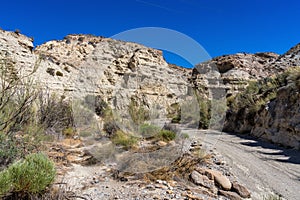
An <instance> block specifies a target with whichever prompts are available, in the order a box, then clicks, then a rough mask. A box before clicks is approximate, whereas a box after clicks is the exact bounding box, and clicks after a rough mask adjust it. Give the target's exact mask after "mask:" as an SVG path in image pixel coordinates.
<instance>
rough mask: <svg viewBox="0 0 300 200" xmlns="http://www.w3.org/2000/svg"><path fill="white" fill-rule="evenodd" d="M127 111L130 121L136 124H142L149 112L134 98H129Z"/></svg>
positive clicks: (147, 117)
mask: <svg viewBox="0 0 300 200" xmlns="http://www.w3.org/2000/svg"><path fill="white" fill-rule="evenodd" d="M128 112H129V115H130V117H131V119H132V121H133V122H134V123H135V124H136V125H137V126H139V125H141V124H143V123H144V122H145V121H146V120H148V119H149V112H148V111H147V110H146V109H145V108H144V107H143V106H141V105H139V104H138V102H136V101H135V100H134V99H131V101H130V104H129V106H128Z"/></svg>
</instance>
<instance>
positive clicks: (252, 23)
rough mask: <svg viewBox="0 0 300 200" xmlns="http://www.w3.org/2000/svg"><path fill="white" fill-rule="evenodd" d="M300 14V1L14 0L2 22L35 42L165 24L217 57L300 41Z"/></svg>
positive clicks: (4, 7)
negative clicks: (79, 34) (72, 34)
mask: <svg viewBox="0 0 300 200" xmlns="http://www.w3.org/2000/svg"><path fill="white" fill-rule="evenodd" d="M299 15H300V1H298V0H294V1H291V0H290V1H289V0H285V1H282V0H272V1H271V0H269V1H261V0H260V1H259V0H251V1H250V0H245V1H241V0H239V1H238V0H227V1H225V0H110V1H100V0H98V1H97V0H85V1H78V0H65V1H62V0H60V1H58V0H51V1H47V0H44V1H42V0H41V1H34V0H28V1H25V0H23V1H21V0H13V1H2V2H1V7H0V27H1V28H2V29H4V30H15V29H20V30H21V32H22V33H23V34H26V35H28V36H32V37H34V39H35V45H39V44H42V43H44V42H46V41H49V40H52V39H62V38H63V37H64V36H65V35H67V34H69V33H89V34H94V35H102V36H106V37H109V36H112V35H115V34H117V33H120V32H122V31H126V30H129V29H133V28H140V27H163V28H168V29H172V30H176V31H179V32H181V33H183V34H186V35H188V36H189V37H191V38H193V39H194V40H196V41H197V42H198V43H199V44H201V45H202V46H203V47H204V49H205V50H206V51H207V52H208V53H209V54H210V56H211V57H215V56H220V55H223V54H233V53H237V52H249V53H254V52H266V51H272V52H276V53H280V54H282V53H284V52H285V51H287V50H288V49H289V48H290V47H292V46H294V45H296V44H297V43H299V42H300V16H299ZM166 57H167V59H168V60H169V61H170V62H173V63H174V62H175V63H177V64H179V65H186V63H184V62H183V61H182V60H181V59H179V58H178V57H177V58H176V57H174V56H172V55H171V56H170V54H167V55H166Z"/></svg>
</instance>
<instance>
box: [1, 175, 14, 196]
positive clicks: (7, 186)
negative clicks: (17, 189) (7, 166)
mask: <svg viewBox="0 0 300 200" xmlns="http://www.w3.org/2000/svg"><path fill="white" fill-rule="evenodd" d="M11 186H12V182H11V178H10V176H9V173H8V171H7V170H4V171H2V172H0V197H1V195H4V194H7V193H8V192H10V190H11Z"/></svg>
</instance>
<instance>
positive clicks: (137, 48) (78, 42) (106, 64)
mask: <svg viewBox="0 0 300 200" xmlns="http://www.w3.org/2000/svg"><path fill="white" fill-rule="evenodd" d="M0 57H1V59H2V60H3V59H6V60H10V61H11V62H12V63H14V66H15V67H16V71H17V72H18V73H24V74H26V73H27V74H28V73H30V72H32V71H33V70H34V69H35V67H36V66H38V68H37V71H36V73H35V76H34V77H33V78H34V79H35V80H36V84H37V85H38V86H40V87H42V88H47V89H48V90H50V91H52V92H53V91H54V92H55V93H57V94H59V95H66V96H71V97H85V96H86V95H88V94H92V95H98V96H100V97H101V99H102V100H104V101H105V102H108V103H109V105H110V106H111V108H112V109H114V110H118V112H117V117H119V118H128V117H129V116H128V106H129V105H130V103H132V102H134V103H135V104H136V105H137V106H142V107H143V109H145V110H146V111H147V112H148V113H151V117H153V118H165V117H166V116H167V114H168V112H169V111H170V109H171V108H173V107H175V108H176V106H174V105H177V104H178V103H179V102H196V101H187V100H190V99H189V98H191V96H193V95H195V94H193V90H196V91H197V92H198V94H201V95H202V97H205V98H206V99H213V98H217V99H221V100H224V97H225V96H226V97H227V98H230V97H234V96H235V95H237V94H239V93H241V92H242V91H244V90H245V88H246V87H247V86H248V85H249V82H251V81H257V80H262V79H264V78H266V77H271V76H272V75H274V74H280V73H284V72H285V71H286V70H288V69H289V68H290V67H296V66H299V65H300V45H299V44H298V45H296V46H295V47H293V48H292V49H291V50H289V51H288V52H287V53H285V54H283V55H277V54H275V53H256V54H248V53H238V54H235V55H226V56H220V57H216V58H214V59H212V60H210V61H207V62H205V63H200V64H198V65H196V67H195V68H194V69H193V70H190V69H183V68H180V67H176V66H173V65H169V64H167V63H166V61H165V60H164V59H163V56H162V52H161V51H159V50H155V49H151V48H147V47H145V46H142V45H139V44H136V43H131V42H123V41H117V40H113V39H109V38H104V37H96V36H92V35H68V36H66V37H65V38H64V39H63V40H59V41H49V42H47V43H45V44H43V45H41V46H38V47H36V48H35V49H34V46H33V43H32V39H31V38H28V37H26V36H24V35H22V34H20V33H14V32H7V31H3V30H0ZM277 89H278V91H276V92H274V93H276V94H277V95H276V97H274V98H273V99H270V102H263V103H264V105H262V102H259V104H260V106H261V108H262V109H258V110H259V111H258V110H257V111H256V113H255V115H253V116H251V115H249V116H248V115H247V113H249V112H248V110H247V109H246V110H245V109H244V110H238V112H233V113H231V114H230V115H227V117H228V118H227V124H226V123H225V128H227V129H226V130H228V131H231V132H238V133H239V132H248V133H251V134H253V135H255V136H261V137H263V138H265V139H268V140H272V141H273V142H276V143H277V142H278V143H281V144H284V145H286V146H291V147H296V148H299V135H300V133H299V126H300V125H299V124H300V123H299V120H298V119H299V88H298V87H294V86H292V85H291V84H288V83H286V84H285V85H280V87H278V88H277ZM258 94H259V93H258ZM260 94H261V93H260ZM265 94H266V93H265ZM259 99H260V98H258V99H257V100H259ZM199 101H203V102H204V103H206V101H204V100H203V99H200V100H199V99H198V103H199ZM217 105H219V102H218V103H217ZM172 106H173V107H172ZM196 107H197V106H196ZM190 108H192V107H190ZM217 109H219V107H217V108H216V110H217ZM207 110H214V109H213V108H210V107H208V108H207ZM220 110H221V111H222V112H223V110H224V109H223V110H222V109H220ZM229 111H230V110H229ZM197 112H198V111H197ZM207 112H208V111H207ZM210 112H212V111H210ZM204 114H207V113H204ZM210 114H212V115H219V113H218V112H216V113H210ZM227 114H228V112H227ZM245 116H246V117H245ZM151 117H150V118H151ZM249 117H251V118H252V119H251V120H252V121H251V123H250V122H249V120H248V119H247V118H249ZM129 118H130V117H129ZM210 119H212V117H211V118H210ZM221 119H222V117H219V118H218V119H217V120H221ZM254 119H255V121H254ZM214 120H216V119H214ZM200 121H201V120H200ZM201 123H204V122H201ZM205 123H207V119H206V121H205ZM202 127H208V126H202ZM228 127H229V128H228Z"/></svg>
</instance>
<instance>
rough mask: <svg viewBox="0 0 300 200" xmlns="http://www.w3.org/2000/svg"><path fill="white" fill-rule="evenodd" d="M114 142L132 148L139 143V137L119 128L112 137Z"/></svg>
mask: <svg viewBox="0 0 300 200" xmlns="http://www.w3.org/2000/svg"><path fill="white" fill-rule="evenodd" d="M111 140H112V142H113V143H114V144H115V145H120V146H123V147H125V149H130V148H131V147H133V146H134V145H135V144H136V143H137V141H138V140H137V138H136V137H134V136H133V135H130V134H128V133H124V132H123V131H121V130H118V131H117V132H116V133H115V134H114V136H113V137H112V138H111Z"/></svg>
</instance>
